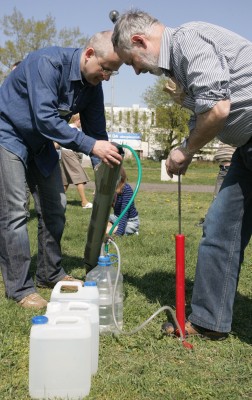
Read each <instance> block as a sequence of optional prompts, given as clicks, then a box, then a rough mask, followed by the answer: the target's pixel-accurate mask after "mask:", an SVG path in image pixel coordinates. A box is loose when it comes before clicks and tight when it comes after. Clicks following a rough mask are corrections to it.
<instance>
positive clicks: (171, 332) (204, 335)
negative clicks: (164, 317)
mask: <svg viewBox="0 0 252 400" xmlns="http://www.w3.org/2000/svg"><path fill="white" fill-rule="evenodd" d="M161 331H162V332H163V333H164V334H165V335H167V336H179V331H178V329H175V327H174V326H173V324H171V323H170V322H165V323H164V324H163V325H162V330H161ZM190 336H198V337H199V338H201V339H205V340H206V339H209V340H225V339H226V338H227V337H228V333H225V332H216V331H210V330H207V329H205V328H202V327H200V326H198V325H193V324H192V323H191V322H190V321H186V323H185V337H186V338H188V337H190Z"/></svg>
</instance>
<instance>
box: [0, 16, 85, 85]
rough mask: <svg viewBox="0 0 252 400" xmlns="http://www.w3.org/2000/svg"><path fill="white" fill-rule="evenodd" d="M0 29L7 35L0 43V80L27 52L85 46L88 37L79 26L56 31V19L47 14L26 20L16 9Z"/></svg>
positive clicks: (2, 21) (3, 20) (5, 19)
mask: <svg viewBox="0 0 252 400" xmlns="http://www.w3.org/2000/svg"><path fill="white" fill-rule="evenodd" d="M0 29H1V30H2V31H3V33H4V35H5V36H6V37H8V38H11V39H9V40H7V41H6V42H5V44H4V46H3V47H1V46H0V60H1V63H0V80H2V79H3V78H4V76H5V75H6V74H7V73H9V72H10V69H11V66H12V65H13V64H14V63H15V62H16V61H21V60H23V58H25V57H26V55H27V54H28V53H30V52H31V51H34V50H38V49H40V48H42V47H47V46H53V45H59V46H66V47H70V46H71V47H83V46H85V44H86V43H87V40H88V37H87V36H83V35H82V34H81V33H80V30H79V28H73V29H66V28H63V29H62V30H60V31H59V32H57V29H56V26H55V20H54V18H53V17H52V16H51V15H48V16H47V17H46V18H45V20H41V21H35V20H34V18H31V19H27V20H25V19H24V17H23V15H22V14H21V13H20V11H18V10H17V9H16V8H14V10H13V13H12V14H11V15H5V16H4V17H3V18H2V19H1V20H0Z"/></svg>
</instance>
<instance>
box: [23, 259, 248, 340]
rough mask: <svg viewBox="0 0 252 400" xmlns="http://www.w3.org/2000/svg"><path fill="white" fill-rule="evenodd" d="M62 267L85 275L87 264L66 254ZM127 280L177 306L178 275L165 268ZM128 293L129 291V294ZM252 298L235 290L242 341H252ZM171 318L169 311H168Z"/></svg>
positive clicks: (188, 288)
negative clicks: (79, 271)
mask: <svg viewBox="0 0 252 400" xmlns="http://www.w3.org/2000/svg"><path fill="white" fill-rule="evenodd" d="M36 262H37V257H36V256H34V257H32V262H31V269H30V272H31V274H32V276H33V277H34V276H35V273H36ZM63 268H64V270H65V272H66V273H67V274H71V273H72V270H74V269H82V271H81V274H80V275H79V276H77V278H79V279H84V276H85V268H84V259H83V258H82V257H72V256H64V262H63ZM123 278H124V282H125V283H128V284H129V285H132V286H134V287H136V288H137V289H138V290H139V291H140V292H141V293H142V294H143V295H144V296H146V298H147V299H148V300H149V301H150V302H153V303H154V302H159V303H160V305H161V307H162V306H165V305H168V306H170V307H172V308H174V309H175V304H176V290H175V288H176V281H175V275H174V274H171V273H169V272H164V271H153V272H149V273H146V274H145V275H143V276H133V275H130V274H129V273H125V274H123ZM185 287H186V304H187V305H186V315H188V314H189V313H190V311H191V310H190V299H191V294H192V289H193V282H192V281H190V280H188V279H186V282H185ZM126 295H127V294H126ZM251 310H252V300H251V299H250V298H248V297H246V296H243V295H241V294H240V293H239V292H238V293H237V294H236V298H235V304H234V316H233V324H232V333H233V334H234V335H235V336H237V337H238V338H239V339H240V340H241V341H243V342H246V343H248V344H252V334H251V330H252V313H251ZM169 320H170V314H169Z"/></svg>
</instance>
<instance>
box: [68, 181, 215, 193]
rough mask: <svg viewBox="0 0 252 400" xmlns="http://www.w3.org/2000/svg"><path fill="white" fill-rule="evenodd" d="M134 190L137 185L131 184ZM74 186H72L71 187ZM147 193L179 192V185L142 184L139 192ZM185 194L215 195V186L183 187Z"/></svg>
mask: <svg viewBox="0 0 252 400" xmlns="http://www.w3.org/2000/svg"><path fill="white" fill-rule="evenodd" d="M130 185H131V186H132V187H133V188H134V187H135V184H132V183H130ZM71 186H72V185H71ZM94 187H95V184H94V182H88V183H87V185H86V188H87V189H92V190H94ZM141 190H142V191H146V192H177V190H178V185H177V184H176V183H141V184H140V188H139V191H141ZM181 190H182V191H183V192H198V193H213V191H214V186H212V185H183V183H182V185H181Z"/></svg>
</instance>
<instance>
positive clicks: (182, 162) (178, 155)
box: [165, 147, 193, 178]
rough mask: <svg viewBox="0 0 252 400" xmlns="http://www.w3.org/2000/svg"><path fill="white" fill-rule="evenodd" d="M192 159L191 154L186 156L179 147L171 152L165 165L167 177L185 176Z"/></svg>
mask: <svg viewBox="0 0 252 400" xmlns="http://www.w3.org/2000/svg"><path fill="white" fill-rule="evenodd" d="M192 158H193V156H192V155H191V154H186V153H185V152H184V151H183V149H182V148H180V147H178V148H177V149H174V150H172V151H171V152H170V154H169V156H168V158H167V160H166V163H165V166H166V171H167V174H168V175H169V177H170V178H172V177H173V175H179V174H182V175H185V173H186V170H187V168H188V165H189V164H190V163H191V161H192Z"/></svg>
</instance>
